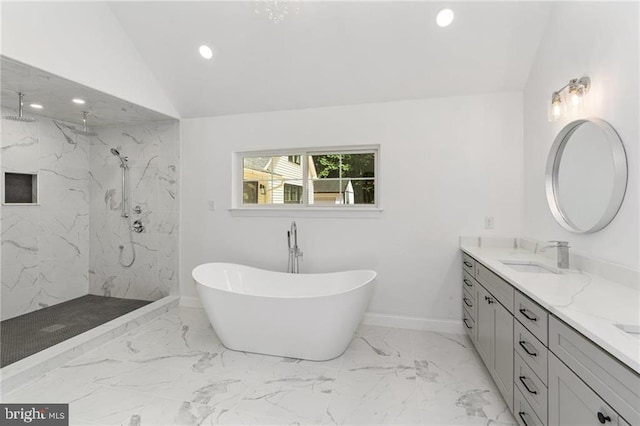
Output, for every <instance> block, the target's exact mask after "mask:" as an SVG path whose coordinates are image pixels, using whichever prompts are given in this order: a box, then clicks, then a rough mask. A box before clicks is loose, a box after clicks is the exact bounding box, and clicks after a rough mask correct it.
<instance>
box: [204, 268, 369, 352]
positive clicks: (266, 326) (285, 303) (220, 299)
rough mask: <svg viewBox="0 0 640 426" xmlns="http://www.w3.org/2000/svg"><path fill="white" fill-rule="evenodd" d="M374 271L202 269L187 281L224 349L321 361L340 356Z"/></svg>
mask: <svg viewBox="0 0 640 426" xmlns="http://www.w3.org/2000/svg"><path fill="white" fill-rule="evenodd" d="M376 275H377V274H376V272H375V271H366V270H362V271H347V272H336V273H328V274H285V273H282V272H272V271H267V270H263V269H257V268H251V267H249V266H243V265H236V264H230V263H205V264H203V265H199V266H197V267H196V268H194V269H193V272H192V276H193V279H194V280H195V281H196V287H197V289H198V294H199V295H200V300H201V301H202V304H203V306H204V309H205V311H206V313H207V316H208V317H209V321H211V325H212V326H213V329H214V330H215V332H216V333H217V334H218V337H219V338H220V340H221V341H222V344H223V345H224V346H226V347H227V348H229V349H234V350H238V351H244V352H256V353H260V354H267V355H277V356H282V357H289V358H301V359H308V360H313V361H325V360H329V359H333V358H335V357H337V356H339V355H341V354H342V353H343V352H344V351H345V349H346V348H347V346H348V345H349V342H350V341H351V339H352V337H353V333H354V332H355V330H356V328H357V327H358V324H359V323H360V321H361V320H362V316H363V315H364V311H365V309H366V308H367V305H368V304H369V299H370V297H371V291H372V290H373V281H374V279H375V277H376Z"/></svg>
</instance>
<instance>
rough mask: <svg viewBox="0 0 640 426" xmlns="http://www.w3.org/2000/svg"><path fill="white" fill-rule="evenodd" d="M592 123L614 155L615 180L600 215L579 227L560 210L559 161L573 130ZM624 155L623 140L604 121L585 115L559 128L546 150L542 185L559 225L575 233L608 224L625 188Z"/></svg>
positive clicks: (617, 207) (618, 205) (625, 156)
mask: <svg viewBox="0 0 640 426" xmlns="http://www.w3.org/2000/svg"><path fill="white" fill-rule="evenodd" d="M586 123H592V124H595V125H596V126H598V128H599V129H600V130H601V131H602V132H603V134H604V136H605V138H606V139H607V142H608V143H609V147H610V148H611V152H612V154H613V167H614V181H613V190H612V191H611V196H610V198H609V204H608V206H607V208H606V210H605V212H604V213H603V215H602V217H601V218H600V220H598V222H597V223H596V224H594V225H593V226H592V227H591V228H588V229H581V228H579V227H578V226H576V224H575V223H573V222H572V221H571V218H569V216H568V215H567V213H566V212H565V211H564V210H563V209H562V207H561V204H560V200H559V199H558V172H559V169H560V162H561V160H562V154H563V152H564V150H565V148H566V146H567V144H568V143H569V141H570V140H571V136H572V135H573V133H574V132H575V131H576V130H578V129H579V128H580V126H582V125H583V124H586ZM627 175H628V170H627V154H626V152H625V149H624V144H623V143H622V139H620V136H619V135H618V133H617V132H616V131H615V129H614V128H613V127H612V126H611V125H610V124H609V123H607V122H606V121H604V120H601V119H599V118H586V119H580V120H575V121H572V122H571V123H569V124H567V125H566V126H564V127H563V128H562V130H560V133H558V136H556V139H555V140H554V142H553V145H552V147H551V151H549V157H548V158H547V169H546V174H545V186H546V192H547V203H548V204H549V209H550V210H551V214H553V217H554V219H555V220H556V222H558V224H559V225H560V226H562V227H563V228H564V229H566V230H567V231H569V232H573V233H576V234H591V233H593V232H597V231H600V230H601V229H603V228H604V227H605V226H607V225H608V224H609V223H611V221H612V220H613V218H614V217H616V214H618V211H619V210H620V207H621V206H622V201H623V200H624V195H625V192H626V190H627Z"/></svg>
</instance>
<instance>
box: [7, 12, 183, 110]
mask: <svg viewBox="0 0 640 426" xmlns="http://www.w3.org/2000/svg"><path fill="white" fill-rule="evenodd" d="M1 12H2V15H1V17H2V25H1V28H2V54H3V55H5V56H8V57H10V58H12V59H15V60H18V61H21V62H24V63H26V64H29V65H32V66H34V67H36V68H40V69H43V70H45V71H49V72H51V73H53V74H57V75H59V76H61V77H64V78H67V79H69V80H73V81H75V82H77V83H80V84H84V85H86V86H89V87H92V88H94V89H97V90H101V91H103V92H106V93H109V94H111V95H114V96H117V97H119V98H122V99H125V100H127V101H129V102H133V103H136V104H138V105H142V106H144V107H147V108H149V109H152V110H155V111H158V112H161V113H164V114H167V115H169V116H172V117H177V116H178V113H177V112H176V110H175V108H174V107H173V105H172V104H171V102H170V101H169V99H168V98H167V97H166V95H165V93H164V92H163V91H162V90H161V88H160V86H159V85H158V82H157V81H156V79H155V77H154V76H153V74H152V73H151V71H150V70H149V68H148V67H147V65H146V64H145V62H144V61H143V60H142V58H141V57H140V54H139V53H138V51H137V50H136V48H135V47H134V46H133V44H132V43H131V41H130V40H129V38H128V36H127V35H126V33H125V31H124V30H123V29H122V27H121V25H120V23H119V22H118V20H117V19H116V18H115V16H114V15H113V12H111V9H109V7H108V6H107V4H106V3H104V2H7V1H3V2H2V8H1Z"/></svg>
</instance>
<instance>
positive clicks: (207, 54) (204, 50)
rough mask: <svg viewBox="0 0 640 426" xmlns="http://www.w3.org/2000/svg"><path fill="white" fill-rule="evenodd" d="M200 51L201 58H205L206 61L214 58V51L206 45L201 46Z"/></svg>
mask: <svg viewBox="0 0 640 426" xmlns="http://www.w3.org/2000/svg"><path fill="white" fill-rule="evenodd" d="M198 50H199V52H200V56H202V57H203V58H205V59H211V58H213V50H211V48H210V47H209V46H207V45H206V44H203V45H202V46H200V48H199V49H198Z"/></svg>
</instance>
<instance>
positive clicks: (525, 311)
mask: <svg viewBox="0 0 640 426" xmlns="http://www.w3.org/2000/svg"><path fill="white" fill-rule="evenodd" d="M514 305H515V309H514V316H515V317H516V318H518V320H519V321H520V323H522V325H524V326H525V327H526V328H527V330H529V331H530V332H531V333H532V334H533V335H534V336H536V337H537V338H538V340H540V341H541V342H542V344H543V345H545V346H547V345H548V340H547V338H548V334H547V331H548V328H547V327H548V324H549V314H548V313H547V311H546V310H545V309H544V308H542V307H541V306H540V305H538V304H537V303H536V302H534V301H532V300H531V299H529V298H528V297H527V296H525V295H524V294H522V293H520V292H519V291H516V294H515V300H514Z"/></svg>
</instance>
